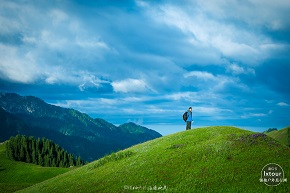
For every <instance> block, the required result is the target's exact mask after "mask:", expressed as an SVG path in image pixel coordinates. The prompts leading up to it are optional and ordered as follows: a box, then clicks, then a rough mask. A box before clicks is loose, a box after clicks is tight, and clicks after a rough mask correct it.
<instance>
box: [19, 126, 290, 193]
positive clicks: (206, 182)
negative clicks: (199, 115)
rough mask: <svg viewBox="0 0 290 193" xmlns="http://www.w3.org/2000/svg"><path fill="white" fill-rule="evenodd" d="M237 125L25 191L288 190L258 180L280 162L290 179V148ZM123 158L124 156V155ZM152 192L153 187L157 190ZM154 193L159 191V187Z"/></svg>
mask: <svg viewBox="0 0 290 193" xmlns="http://www.w3.org/2000/svg"><path fill="white" fill-rule="evenodd" d="M251 134H253V133H252V132H250V131H245V130H241V129H237V128H233V127H207V128H199V129H194V130H190V131H184V132H180V133H176V134H173V135H169V136H165V137H161V138H158V139H155V140H152V141H148V142H146V143H143V144H139V145H136V146H134V147H131V148H128V149H126V150H124V151H121V152H118V153H116V154H112V155H110V156H107V157H105V158H102V159H100V160H97V161H95V162H92V163H90V164H88V165H86V166H83V167H81V168H79V169H75V170H73V171H71V172H67V173H65V174H62V175H59V176H57V177H55V178H52V179H49V180H47V181H45V182H42V183H39V184H36V185H34V186H32V187H29V188H27V189H24V190H22V191H21V192H136V190H132V189H133V188H134V187H135V188H139V190H138V191H139V192H143V191H144V192H147V191H148V189H150V187H152V188H154V186H156V187H157V188H162V189H166V190H167V192H211V191H214V192H290V187H289V182H287V183H281V184H280V185H279V186H277V187H270V186H266V185H265V184H264V183H261V182H259V179H260V175H261V170H262V168H263V167H264V166H265V165H266V164H268V163H277V164H279V165H280V166H282V168H283V169H284V173H285V175H286V176H285V177H286V178H287V177H288V181H289V178H290V162H289V157H290V149H289V148H288V147H286V146H283V145H281V144H279V143H277V142H276V141H275V140H273V139H272V138H269V137H258V138H252V137H250V136H251ZM122 156H123V157H122ZM153 192H154V191H153ZM155 192H156V191H155Z"/></svg>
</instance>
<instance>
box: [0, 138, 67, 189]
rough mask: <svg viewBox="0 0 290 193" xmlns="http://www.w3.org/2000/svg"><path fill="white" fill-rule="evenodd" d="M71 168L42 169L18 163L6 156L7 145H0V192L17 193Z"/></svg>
mask: <svg viewBox="0 0 290 193" xmlns="http://www.w3.org/2000/svg"><path fill="white" fill-rule="evenodd" d="M70 170H72V169H70V168H56V167H54V168H50V167H41V166H38V165H34V164H28V163H24V162H16V161H12V160H10V159H8V157H7V156H6V150H5V143H2V144H0V192H1V193H8V192H15V191H17V190H20V189H23V188H25V187H28V186H32V185H33V184H36V183H39V182H42V181H44V180H47V179H49V178H52V177H54V176H57V175H59V174H63V173H65V172H67V171H70Z"/></svg>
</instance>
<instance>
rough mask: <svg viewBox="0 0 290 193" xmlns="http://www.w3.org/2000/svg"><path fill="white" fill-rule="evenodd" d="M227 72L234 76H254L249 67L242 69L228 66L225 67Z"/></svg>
mask: <svg viewBox="0 0 290 193" xmlns="http://www.w3.org/2000/svg"><path fill="white" fill-rule="evenodd" d="M227 71H228V72H232V73H233V74H234V75H239V74H252V75H255V70H254V69H253V68H250V67H242V66H239V65H238V64H235V63H233V64H229V65H228V66H227Z"/></svg>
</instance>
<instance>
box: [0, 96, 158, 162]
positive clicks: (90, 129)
mask: <svg viewBox="0 0 290 193" xmlns="http://www.w3.org/2000/svg"><path fill="white" fill-rule="evenodd" d="M0 107H2V108H1V111H0V116H1V117H0V119H1V120H7V121H5V122H4V121H3V122H1V126H2V127H1V128H0V129H1V131H0V133H2V134H3V135H2V136H3V137H2V138H1V140H2V141H4V140H7V139H9V137H10V136H11V135H15V134H23V135H28V136H34V137H46V138H48V139H51V140H53V141H54V142H55V143H57V144H59V145H61V146H62V147H63V148H65V149H67V151H69V152H70V153H73V154H74V155H75V156H81V157H82V159H85V160H88V161H92V160H94V159H97V158H99V157H101V156H103V155H105V154H108V153H110V152H112V151H117V150H120V149H124V148H126V147H129V146H131V145H134V144H137V143H142V142H144V141H146V140H150V139H154V138H156V137H157V136H158V137H160V136H161V135H160V134H159V133H157V132H155V131H153V130H149V129H147V128H146V129H147V130H148V131H147V132H146V134H144V133H143V134H144V135H143V134H142V135H141V136H140V137H136V133H134V134H131V133H130V132H127V131H126V128H118V127H116V126H114V125H113V124H110V123H108V122H106V121H105V120H102V119H93V118H91V117H90V116H88V115H87V114H84V113H81V112H79V111H76V110H74V109H67V108H61V107H58V106H55V105H50V104H47V103H45V102H44V101H43V100H41V99H39V98H36V97H33V96H25V97H22V96H20V95H17V94H14V93H0ZM153 136H155V137H153Z"/></svg>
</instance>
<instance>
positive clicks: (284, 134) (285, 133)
mask: <svg viewBox="0 0 290 193" xmlns="http://www.w3.org/2000/svg"><path fill="white" fill-rule="evenodd" d="M266 134H267V135H268V136H270V137H272V138H274V139H276V140H277V141H279V142H281V143H282V144H284V145H287V146H289V145H290V127H286V128H284V129H281V130H277V131H272V132H270V133H266Z"/></svg>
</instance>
